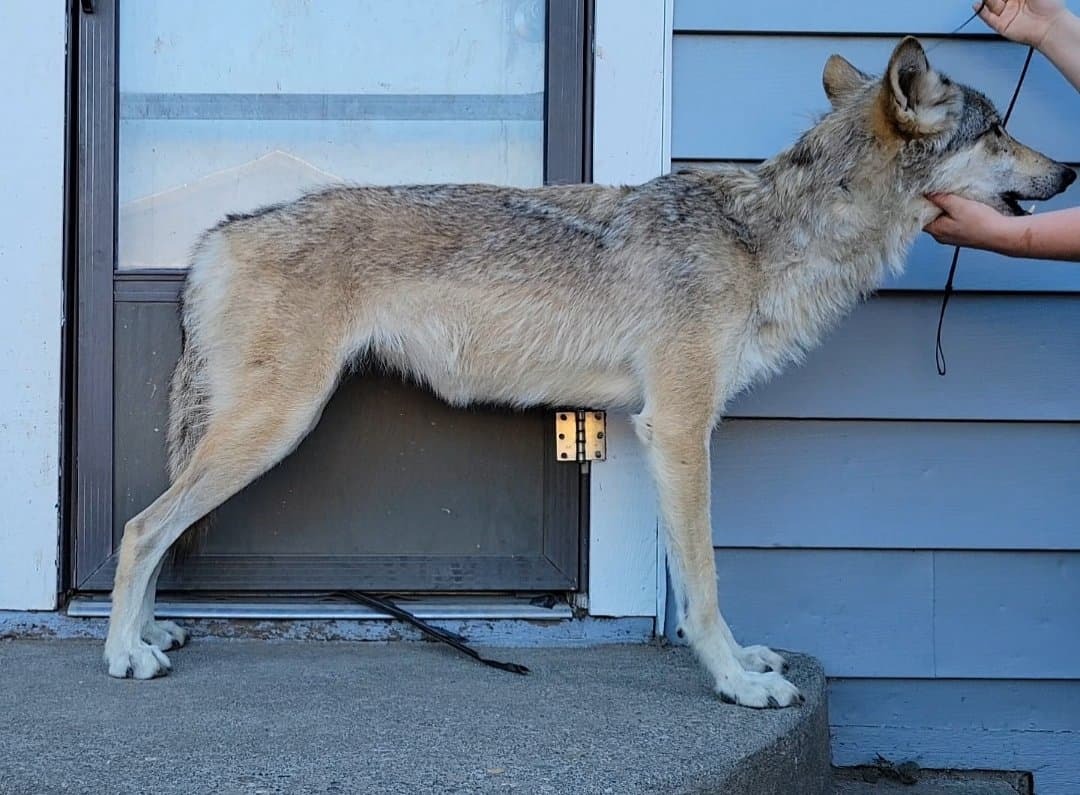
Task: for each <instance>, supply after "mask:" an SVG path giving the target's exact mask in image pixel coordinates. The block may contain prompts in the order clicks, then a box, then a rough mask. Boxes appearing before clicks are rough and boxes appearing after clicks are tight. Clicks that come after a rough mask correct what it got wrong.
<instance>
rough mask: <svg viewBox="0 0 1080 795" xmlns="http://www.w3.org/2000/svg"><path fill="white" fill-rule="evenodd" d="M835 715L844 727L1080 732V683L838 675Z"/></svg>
mask: <svg viewBox="0 0 1080 795" xmlns="http://www.w3.org/2000/svg"><path fill="white" fill-rule="evenodd" d="M829 717H830V718H831V719H832V720H833V722H834V723H836V724H838V725H842V726H859V725H863V726H892V727H894V728H913V729H917V728H925V727H928V726H933V727H937V728H940V729H966V728H971V727H975V728H978V729H982V730H985V731H1042V732H1078V733H1080V682H1067V681H1060V680H1048V681H1039V680H1031V679H1027V680H1023V681H1013V680H1006V681H1001V680H996V679H968V680H964V679H930V680H923V681H918V682H916V681H913V680H910V679H843V678H836V679H833V680H832V681H831V682H830V683H829Z"/></svg>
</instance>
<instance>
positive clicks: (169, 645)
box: [142, 621, 188, 651]
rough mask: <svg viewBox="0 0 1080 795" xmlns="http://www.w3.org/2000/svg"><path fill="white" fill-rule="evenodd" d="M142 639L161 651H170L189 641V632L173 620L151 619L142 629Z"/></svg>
mask: <svg viewBox="0 0 1080 795" xmlns="http://www.w3.org/2000/svg"><path fill="white" fill-rule="evenodd" d="M142 639H143V640H144V641H146V642H147V643H149V644H150V645H151V646H157V647H158V649H160V650H161V651H168V650H169V649H179V648H180V647H181V646H183V645H184V644H185V643H187V641H188V634H187V630H185V629H183V628H182V627H179V626H177V625H176V624H174V623H173V622H172V621H149V622H147V623H146V625H145V626H144V627H143V629H142Z"/></svg>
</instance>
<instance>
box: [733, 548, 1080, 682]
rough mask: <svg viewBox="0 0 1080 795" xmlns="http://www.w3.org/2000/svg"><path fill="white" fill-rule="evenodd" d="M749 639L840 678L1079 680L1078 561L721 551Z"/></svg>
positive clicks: (737, 624)
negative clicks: (810, 658)
mask: <svg viewBox="0 0 1080 795" xmlns="http://www.w3.org/2000/svg"><path fill="white" fill-rule="evenodd" d="M716 567H717V577H718V580H719V591H720V605H721V609H722V610H723V612H724V615H725V616H726V617H727V620H728V623H729V624H730V625H731V628H732V631H733V632H734V633H735V636H736V637H737V638H739V639H740V642H742V643H765V644H768V645H772V646H778V647H780V648H789V649H799V650H800V651H805V652H808V653H810V654H813V655H814V656H816V657H817V658H819V659H820V660H821V661H822V662H823V663H824V664H825V671H826V672H827V673H828V674H829V676H833V677H870V678H878V677H885V678H931V679H935V678H954V679H955V678H964V679H1002V680H1008V679H1033V680H1038V679H1069V680H1075V679H1077V678H1080V618H1078V617H1077V612H1076V606H1077V604H1080V553H1076V552H1067V553H1052V552H1027V553H1016V554H1013V553H1003V552H994V553H987V552H966V551H965V552H932V551H925V550H923V551H913V550H887V551H882V550H806V549H803V550H795V549H774V550H764V549H718V550H717V551H716Z"/></svg>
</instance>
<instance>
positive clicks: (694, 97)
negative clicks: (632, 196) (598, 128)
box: [671, 35, 1080, 162]
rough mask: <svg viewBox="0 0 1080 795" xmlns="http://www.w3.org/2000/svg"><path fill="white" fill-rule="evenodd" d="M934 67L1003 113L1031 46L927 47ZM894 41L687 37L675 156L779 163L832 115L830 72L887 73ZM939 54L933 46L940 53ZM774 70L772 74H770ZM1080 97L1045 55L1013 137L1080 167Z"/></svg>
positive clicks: (1028, 84) (931, 43) (676, 98)
mask: <svg viewBox="0 0 1080 795" xmlns="http://www.w3.org/2000/svg"><path fill="white" fill-rule="evenodd" d="M924 44H925V45H926V47H927V49H928V50H929V56H930V60H931V63H933V65H934V66H935V68H938V69H940V70H942V71H944V72H946V73H947V74H949V75H950V76H951V77H953V78H955V79H956V80H959V81H961V82H965V83H969V84H971V85H972V86H974V87H976V88H978V89H979V90H981V91H983V92H985V93H986V94H987V95H988V96H989V97H990V98H991V99H992V100H993V101H994V102H995V103H996V104H997V105H998V106H999V107H1002V108H1003V107H1004V106H1005V105H1006V104H1007V103H1008V100H1009V97H1010V96H1011V95H1012V92H1013V89H1014V87H1015V85H1016V80H1017V77H1018V75H1019V72H1020V67H1021V66H1022V64H1023V61H1024V56H1025V54H1026V48H1025V47H1023V46H1021V45H1017V44H1013V43H1011V42H1006V41H978V42H970V41H961V40H949V39H939V40H926V41H925V42H924ZM895 45H896V41H895V40H894V39H888V38H886V39H868V38H833V37H829V36H812V37H790V36H722V35H680V36H676V37H675V42H674V46H673V50H672V89H671V101H672V105H671V114H672V132H671V135H672V144H671V156H672V157H673V158H675V159H710V158H722V159H731V160H737V159H738V160H744V159H763V158H767V157H771V156H772V155H774V154H776V153H777V152H779V151H780V150H782V149H785V148H787V147H788V146H790V145H791V144H792V142H793V141H794V140H795V139H796V138H797V137H798V136H799V134H800V133H802V132H803V131H804V130H805V129H807V128H808V127H809V126H810V125H811V123H812V122H813V119H814V118H815V117H816V115H817V114H818V113H820V112H822V111H824V110H826V109H827V108H828V102H827V101H826V99H825V93H824V90H823V89H822V87H821V71H822V69H823V67H824V65H825V61H826V60H827V59H828V57H829V55H830V54H831V53H840V54H842V55H843V56H844V57H846V58H847V59H848V60H850V61H851V62H852V63H854V64H855V65H856V66H858V67H859V68H861V69H863V70H864V71H866V72H870V73H872V74H880V73H881V72H882V71H883V70H884V69H885V65H886V63H887V62H888V59H889V54H890V53H891V52H892V49H893V47H894V46H895ZM931 48H932V49H931ZM763 64H768V65H769V66H768V68H763ZM1075 97H1076V91H1075V90H1074V89H1073V88H1072V87H1071V86H1069V85H1068V83H1067V82H1066V81H1065V79H1064V78H1063V77H1061V75H1060V74H1058V72H1057V71H1056V70H1055V69H1054V68H1053V67H1052V66H1051V65H1050V64H1049V63H1048V62H1047V61H1046V60H1045V59H1043V58H1041V57H1040V58H1037V59H1036V60H1035V61H1033V62H1032V66H1031V71H1030V72H1029V73H1028V77H1027V79H1026V80H1025V82H1024V89H1023V91H1022V92H1021V95H1020V99H1019V100H1018V101H1017V105H1016V110H1015V112H1014V116H1013V119H1012V120H1011V121H1010V123H1009V128H1010V130H1011V131H1012V132H1013V133H1014V134H1015V135H1016V136H1017V137H1018V138H1019V139H1020V140H1022V141H1024V143H1026V144H1029V145H1030V146H1034V147H1036V148H1038V149H1040V150H1042V151H1044V152H1046V153H1047V154H1050V155H1052V156H1054V157H1056V158H1058V159H1061V160H1067V161H1070V162H1080V139H1078V138H1077V136H1076V135H1074V134H1073V131H1074V130H1075V129H1076V128H1077V125H1078V123H1080V107H1078V105H1080V103H1078V102H1076V101H1075Z"/></svg>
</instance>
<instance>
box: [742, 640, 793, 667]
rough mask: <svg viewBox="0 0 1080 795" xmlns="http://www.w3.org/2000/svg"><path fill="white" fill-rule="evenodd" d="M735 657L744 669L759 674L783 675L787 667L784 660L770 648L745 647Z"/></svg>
mask: <svg viewBox="0 0 1080 795" xmlns="http://www.w3.org/2000/svg"><path fill="white" fill-rule="evenodd" d="M735 657H736V659H738V661H739V664H740V665H741V666H742V667H743V669H745V670H747V671H755V672H757V673H764V672H765V671H776V672H777V673H781V672H782V671H783V670H784V668H785V667H787V663H785V662H784V658H783V657H781V656H780V655H779V654H777V653H776V652H774V651H773V650H772V649H770V648H769V647H768V646H744V647H743V648H741V649H739V650H738V651H736V652H735Z"/></svg>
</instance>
